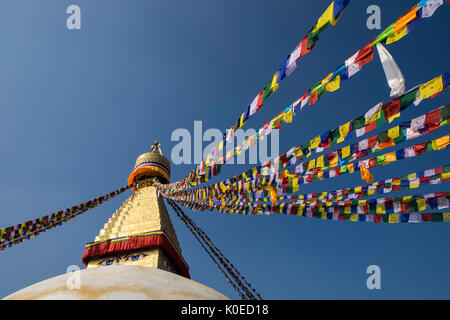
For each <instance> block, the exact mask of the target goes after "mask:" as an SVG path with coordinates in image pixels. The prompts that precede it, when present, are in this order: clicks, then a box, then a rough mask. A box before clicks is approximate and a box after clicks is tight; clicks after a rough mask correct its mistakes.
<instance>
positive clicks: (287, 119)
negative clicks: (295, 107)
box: [284, 108, 292, 123]
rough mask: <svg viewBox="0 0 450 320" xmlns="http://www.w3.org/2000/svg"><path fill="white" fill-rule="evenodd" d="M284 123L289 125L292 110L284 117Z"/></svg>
mask: <svg viewBox="0 0 450 320" xmlns="http://www.w3.org/2000/svg"><path fill="white" fill-rule="evenodd" d="M284 122H286V123H291V122H292V108H290V109H289V111H288V112H286V114H285V115H284Z"/></svg>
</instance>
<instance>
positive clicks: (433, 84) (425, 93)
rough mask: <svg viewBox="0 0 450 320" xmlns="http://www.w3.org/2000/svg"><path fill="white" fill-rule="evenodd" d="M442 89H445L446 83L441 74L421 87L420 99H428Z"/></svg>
mask: <svg viewBox="0 0 450 320" xmlns="http://www.w3.org/2000/svg"><path fill="white" fill-rule="evenodd" d="M442 90H444V84H443V82H442V75H440V76H439V77H436V78H434V79H433V80H430V81H428V82H427V83H425V84H423V85H421V86H420V87H419V99H427V98H429V97H431V96H432V95H435V94H436V93H438V92H441V91H442Z"/></svg>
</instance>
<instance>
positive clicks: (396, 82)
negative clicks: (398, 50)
mask: <svg viewBox="0 0 450 320" xmlns="http://www.w3.org/2000/svg"><path fill="white" fill-rule="evenodd" d="M377 51H378V55H379V56H380V61H381V65H382V66H383V70H384V74H385V75H386V79H387V82H388V85H389V87H390V88H391V97H399V96H401V95H402V94H404V93H405V78H404V77H403V74H402V72H401V71H400V68H399V67H398V65H397V63H395V60H394V58H392V56H391V54H390V53H389V51H387V50H386V48H385V47H383V45H382V44H381V43H378V44H377Z"/></svg>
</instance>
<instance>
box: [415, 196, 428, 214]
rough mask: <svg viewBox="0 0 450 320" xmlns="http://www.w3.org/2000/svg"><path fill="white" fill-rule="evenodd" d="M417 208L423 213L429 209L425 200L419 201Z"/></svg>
mask: <svg viewBox="0 0 450 320" xmlns="http://www.w3.org/2000/svg"><path fill="white" fill-rule="evenodd" d="M417 208H418V211H419V212H420V211H423V210H425V209H426V208H427V205H426V203H425V199H417Z"/></svg>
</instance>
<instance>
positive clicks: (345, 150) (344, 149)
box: [342, 146, 350, 159]
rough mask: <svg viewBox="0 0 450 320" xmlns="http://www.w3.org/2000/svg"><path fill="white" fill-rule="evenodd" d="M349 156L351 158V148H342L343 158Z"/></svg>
mask: <svg viewBox="0 0 450 320" xmlns="http://www.w3.org/2000/svg"><path fill="white" fill-rule="evenodd" d="M348 156H350V146H346V147H344V148H342V158H344V159H345V158H347V157H348Z"/></svg>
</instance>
